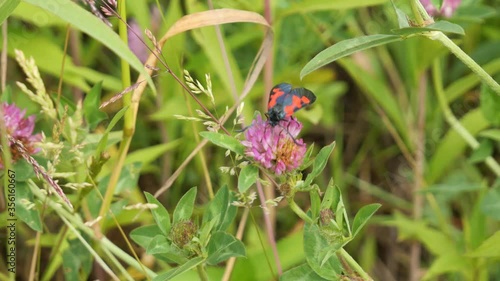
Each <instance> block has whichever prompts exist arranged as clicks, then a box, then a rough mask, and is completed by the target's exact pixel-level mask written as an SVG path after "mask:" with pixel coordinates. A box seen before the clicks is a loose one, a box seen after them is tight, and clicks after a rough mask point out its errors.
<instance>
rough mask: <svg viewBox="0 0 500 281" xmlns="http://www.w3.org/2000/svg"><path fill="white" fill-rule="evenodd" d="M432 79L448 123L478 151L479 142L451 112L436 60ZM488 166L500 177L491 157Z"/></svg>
mask: <svg viewBox="0 0 500 281" xmlns="http://www.w3.org/2000/svg"><path fill="white" fill-rule="evenodd" d="M432 77H433V80H434V88H435V92H436V95H437V98H438V101H439V106H440V107H441V110H442V111H443V114H444V117H445V119H446V121H447V122H448V123H449V124H450V126H451V127H452V128H453V129H454V130H455V131H456V132H457V133H458V134H459V135H460V136H461V137H462V138H463V139H464V140H465V142H466V143H467V144H468V145H469V146H470V147H471V148H472V149H477V148H478V147H479V142H478V141H477V140H476V139H475V138H474V136H473V135H472V134H471V133H469V131H467V129H465V128H464V127H463V126H462V124H461V123H460V121H458V120H457V118H456V117H455V115H453V112H451V109H450V107H449V106H448V102H447V100H446V97H445V95H444V90H443V84H442V77H441V65H440V64H439V61H438V60H437V59H436V60H435V61H434V64H433V65H432ZM497 85H498V84H497ZM485 163H486V165H487V166H488V167H489V168H490V169H491V170H492V171H493V172H494V173H495V175H496V176H497V177H500V165H499V164H498V162H497V161H496V160H495V159H494V158H493V157H491V156H488V157H487V158H486V160H485Z"/></svg>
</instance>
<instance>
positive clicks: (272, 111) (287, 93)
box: [238, 83, 316, 143]
mask: <svg viewBox="0 0 500 281" xmlns="http://www.w3.org/2000/svg"><path fill="white" fill-rule="evenodd" d="M314 101H316V96H315V95H314V94H313V92H311V91H309V90H308V89H305V88H295V89H292V85H290V84H288V83H280V84H278V85H276V86H274V87H273V88H272V89H271V93H269V101H268V103H267V113H266V116H267V121H268V122H269V124H270V125H271V126H272V127H274V126H276V125H279V122H280V121H281V120H283V119H285V118H287V117H290V116H292V114H293V113H294V112H295V111H297V110H299V109H301V108H303V107H305V106H308V105H310V104H312V103H314ZM251 126H252V125H250V126H247V127H245V128H243V129H242V130H238V131H239V132H244V131H246V130H247V129H248V128H250V127H251ZM279 126H281V125H279ZM283 129H285V130H286V132H287V133H288V135H290V132H289V131H288V130H287V129H286V128H283ZM290 136H291V137H292V139H293V140H294V142H295V143H297V141H296V140H295V138H294V137H293V136H292V135H290Z"/></svg>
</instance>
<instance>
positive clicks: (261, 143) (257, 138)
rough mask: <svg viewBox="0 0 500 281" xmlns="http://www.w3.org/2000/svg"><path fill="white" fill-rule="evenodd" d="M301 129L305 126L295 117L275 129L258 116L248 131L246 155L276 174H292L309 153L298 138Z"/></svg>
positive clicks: (284, 121)
mask: <svg viewBox="0 0 500 281" xmlns="http://www.w3.org/2000/svg"><path fill="white" fill-rule="evenodd" d="M301 129H302V124H301V123H300V122H298V121H297V120H296V119H295V118H293V117H289V118H285V119H283V120H281V121H280V122H279V123H278V124H277V125H276V126H274V127H273V126H272V125H271V124H270V123H269V122H267V121H265V120H262V117H261V116H260V115H258V116H257V117H256V118H255V119H254V120H253V122H252V125H250V127H249V128H248V129H247V130H246V131H245V138H246V139H245V140H244V141H243V142H242V143H243V145H244V146H245V147H246V150H245V154H246V155H247V156H249V157H252V158H253V159H254V160H255V161H256V162H258V163H259V164H261V165H262V166H263V167H265V168H267V169H269V170H271V171H273V172H274V173H275V174H277V175H281V174H283V173H284V172H290V171H293V170H294V169H297V167H299V166H300V164H302V161H303V160H304V154H305V153H306V146H305V144H304V141H303V140H302V139H298V140H297V139H295V138H296V137H297V135H298V134H299V133H300V130H301Z"/></svg>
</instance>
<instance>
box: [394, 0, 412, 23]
mask: <svg viewBox="0 0 500 281" xmlns="http://www.w3.org/2000/svg"><path fill="white" fill-rule="evenodd" d="M391 4H392V7H393V8H394V11H395V12H396V16H397V18H398V26H399V28H405V27H409V26H410V24H409V23H408V15H407V14H406V13H405V12H404V11H403V10H401V9H399V8H398V7H396V4H395V3H394V1H391Z"/></svg>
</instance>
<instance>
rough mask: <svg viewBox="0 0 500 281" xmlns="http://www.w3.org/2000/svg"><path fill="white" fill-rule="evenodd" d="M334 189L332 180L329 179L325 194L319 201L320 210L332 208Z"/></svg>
mask: <svg viewBox="0 0 500 281" xmlns="http://www.w3.org/2000/svg"><path fill="white" fill-rule="evenodd" d="M336 189H337V188H336V187H335V185H334V184H333V179H330V182H329V183H328V186H327V188H326V191H325V194H324V195H323V200H322V201H321V207H320V209H321V210H325V209H330V208H331V207H332V206H333V203H334V201H335V191H336ZM337 202H338V201H337Z"/></svg>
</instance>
